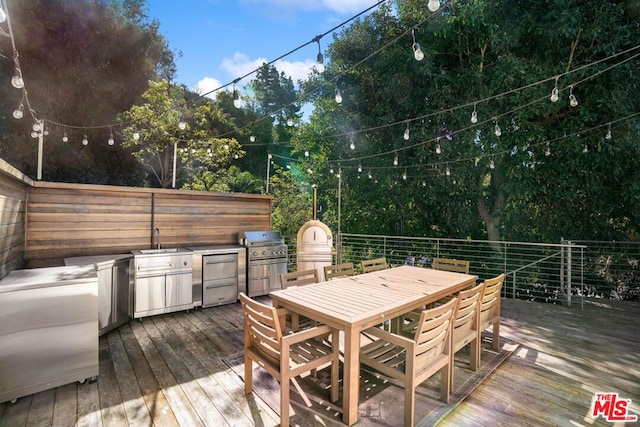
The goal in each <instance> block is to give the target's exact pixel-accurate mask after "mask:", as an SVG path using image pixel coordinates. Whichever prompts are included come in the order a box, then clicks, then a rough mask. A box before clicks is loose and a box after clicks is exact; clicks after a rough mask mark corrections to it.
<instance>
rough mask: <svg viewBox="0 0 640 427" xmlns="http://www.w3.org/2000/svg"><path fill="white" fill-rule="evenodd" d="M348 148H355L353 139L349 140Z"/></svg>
mask: <svg viewBox="0 0 640 427" xmlns="http://www.w3.org/2000/svg"><path fill="white" fill-rule="evenodd" d="M349 148H351V149H352V150H355V149H356V144H355V142H353V140H351V143H350V144H349Z"/></svg>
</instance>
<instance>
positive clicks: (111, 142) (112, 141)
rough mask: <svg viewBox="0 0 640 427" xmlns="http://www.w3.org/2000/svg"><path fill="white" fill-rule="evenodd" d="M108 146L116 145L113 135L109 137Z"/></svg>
mask: <svg viewBox="0 0 640 427" xmlns="http://www.w3.org/2000/svg"><path fill="white" fill-rule="evenodd" d="M107 144H109V145H113V144H115V141H114V140H113V134H111V135H109V140H108V141H107Z"/></svg>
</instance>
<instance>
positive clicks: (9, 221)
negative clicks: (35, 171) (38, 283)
mask: <svg viewBox="0 0 640 427" xmlns="http://www.w3.org/2000/svg"><path fill="white" fill-rule="evenodd" d="M31 184H32V181H31V180H30V179H29V178H28V177H26V176H25V175H23V174H22V173H20V172H19V171H18V170H17V169H15V168H14V167H13V166H11V165H10V164H8V163H7V162H5V161H4V160H2V159H0V278H2V277H4V276H6V275H7V274H8V273H9V272H10V271H11V270H15V269H16V268H20V267H22V266H23V265H24V262H25V259H24V252H25V247H26V240H25V229H26V209H27V196H28V190H29V187H30V186H31Z"/></svg>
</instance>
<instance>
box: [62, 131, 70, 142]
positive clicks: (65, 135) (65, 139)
mask: <svg viewBox="0 0 640 427" xmlns="http://www.w3.org/2000/svg"><path fill="white" fill-rule="evenodd" d="M62 142H69V137H68V136H67V133H66V132H65V133H64V135H62Z"/></svg>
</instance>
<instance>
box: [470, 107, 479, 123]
mask: <svg viewBox="0 0 640 427" xmlns="http://www.w3.org/2000/svg"><path fill="white" fill-rule="evenodd" d="M471 123H478V113H477V112H476V110H473V111H472V112H471Z"/></svg>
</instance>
